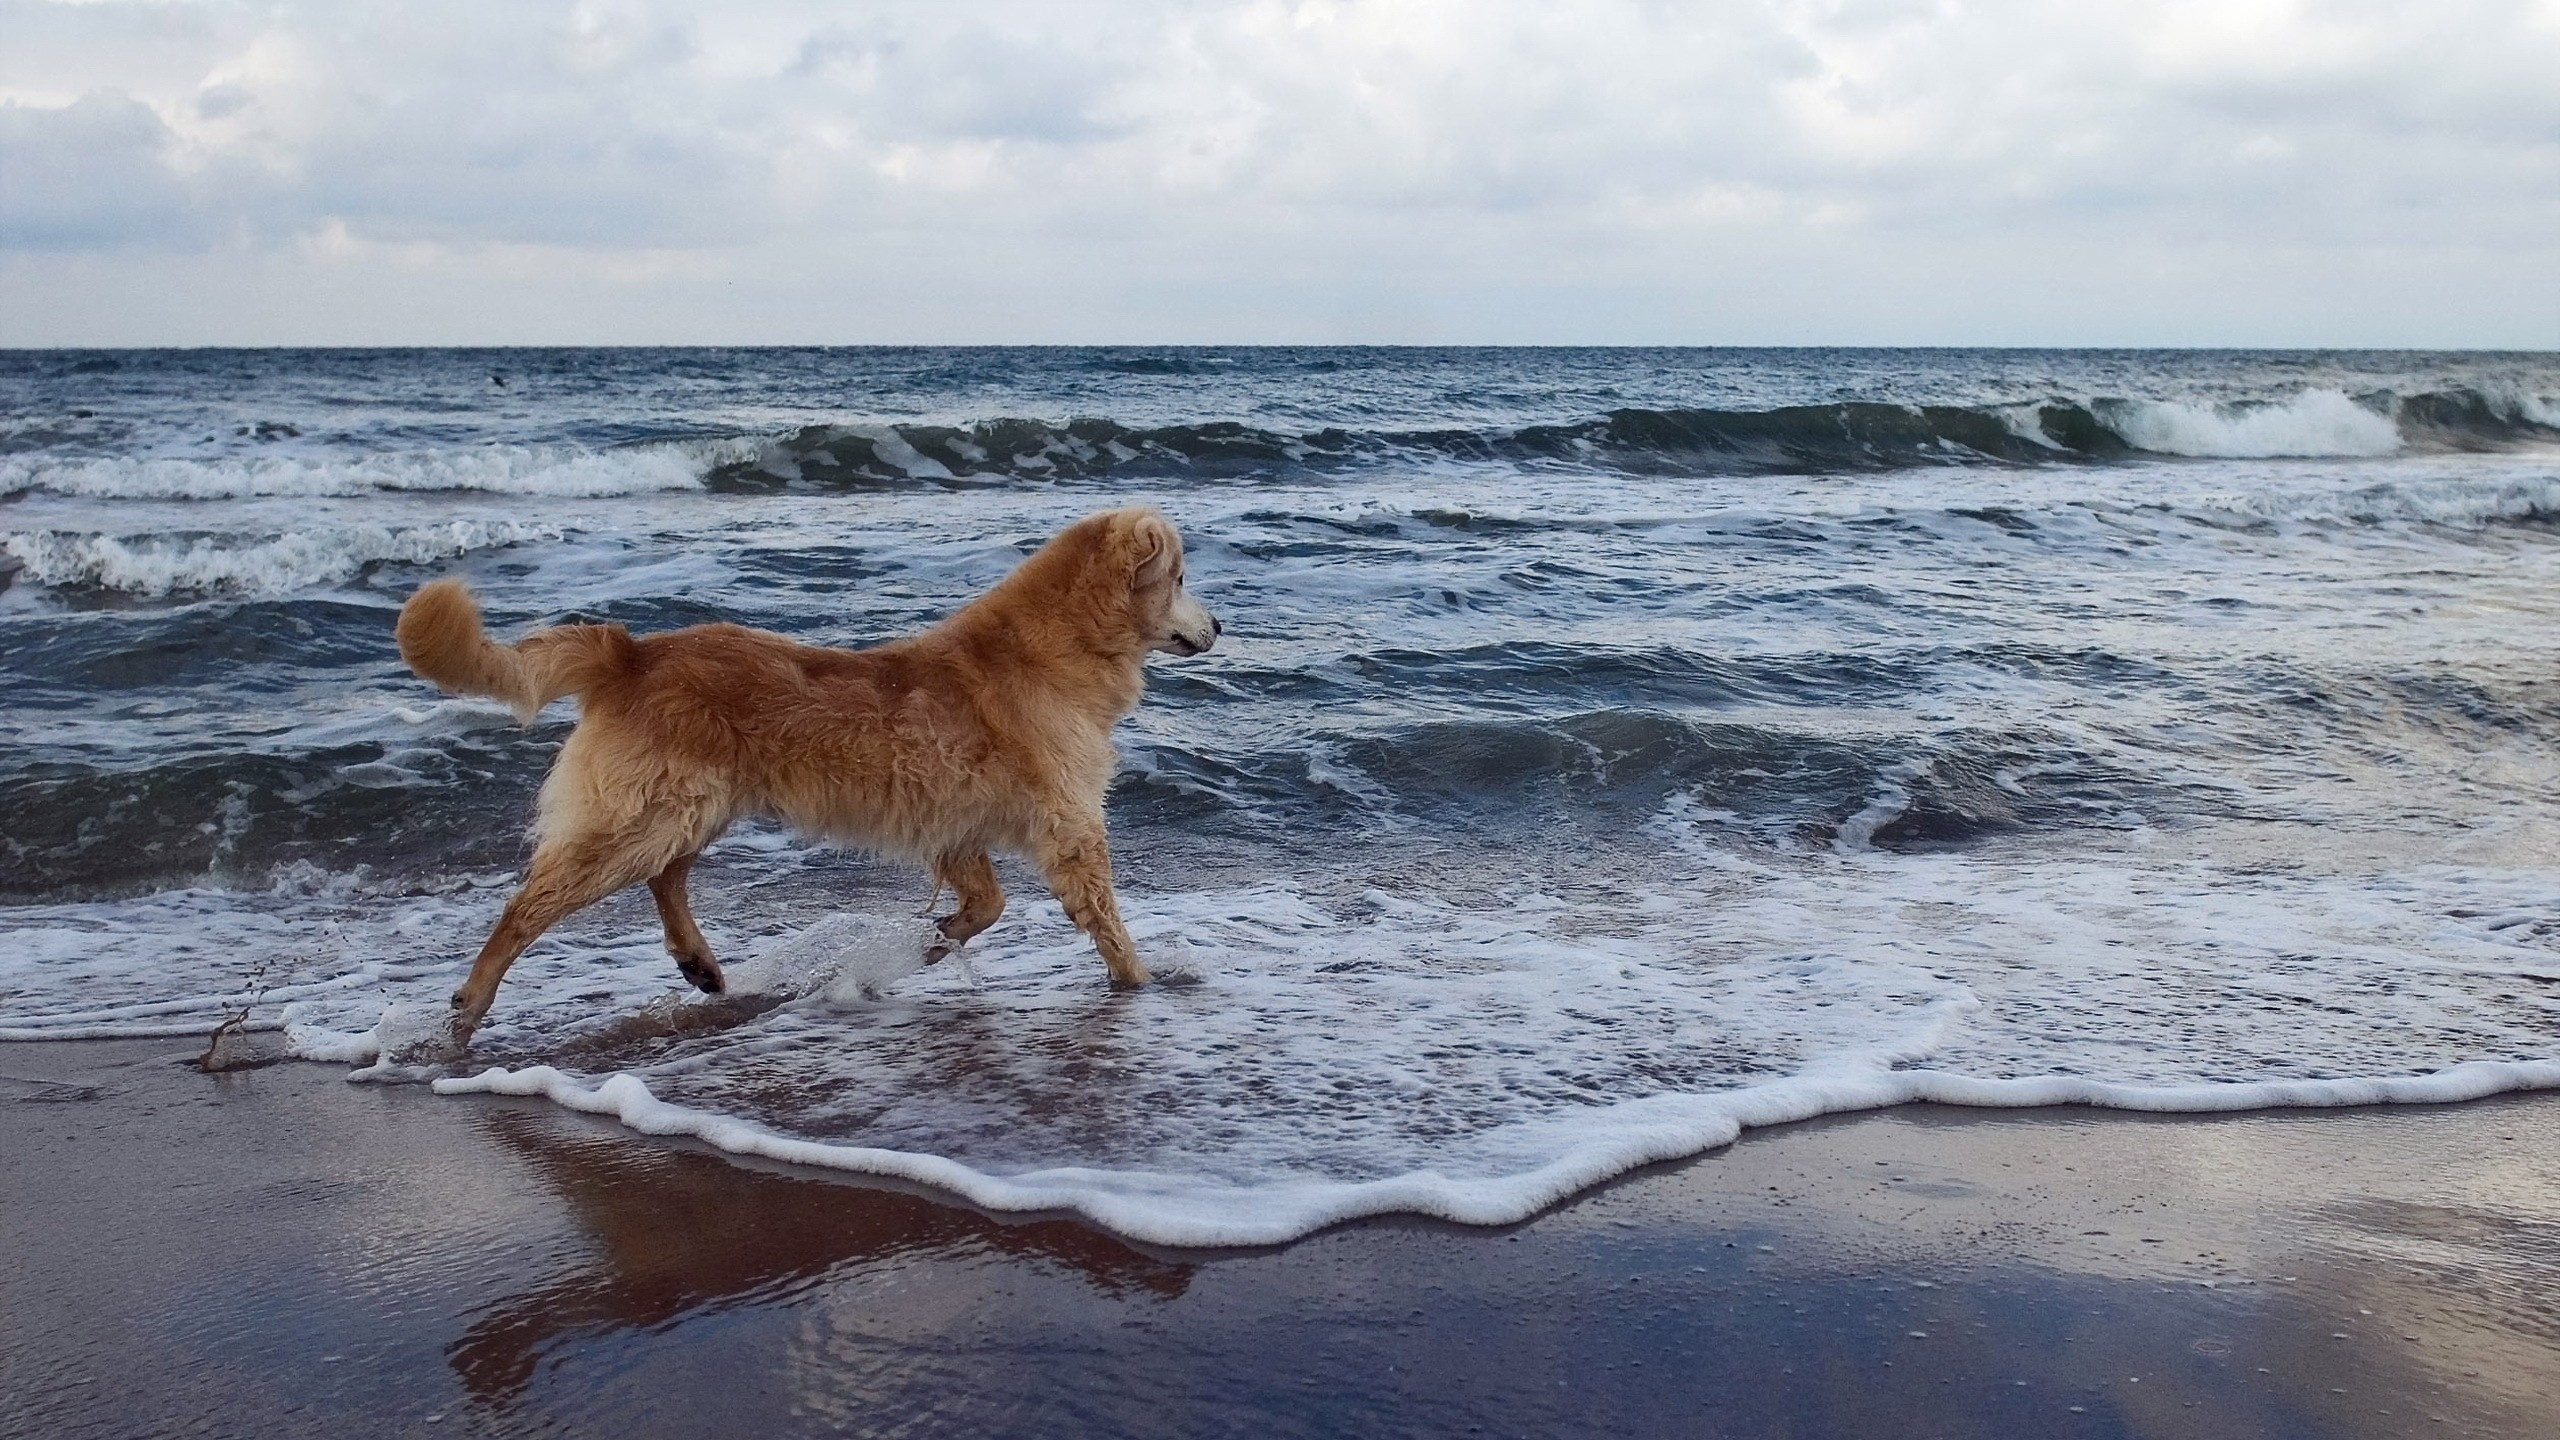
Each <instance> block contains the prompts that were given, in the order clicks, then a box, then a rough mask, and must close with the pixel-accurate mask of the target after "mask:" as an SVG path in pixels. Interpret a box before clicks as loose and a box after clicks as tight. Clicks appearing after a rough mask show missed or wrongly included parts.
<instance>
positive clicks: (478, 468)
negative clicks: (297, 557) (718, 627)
mask: <svg viewBox="0 0 2560 1440" xmlns="http://www.w3.org/2000/svg"><path fill="white" fill-rule="evenodd" d="M731 448H732V447H730V446H729V445H728V444H727V443H726V442H720V441H674V442H660V443H654V444H646V445H630V446H622V447H617V448H611V449H602V450H597V449H588V448H584V447H579V446H572V445H482V446H472V447H468V448H459V447H458V448H454V449H445V450H418V451H408V452H392V453H381V454H368V453H353V454H349V453H339V454H316V453H296V454H289V455H263V454H260V455H232V456H219V457H181V456H158V457H124V456H118V457H95V456H90V457H80V458H62V457H59V456H49V455H46V454H43V453H41V452H39V453H30V454H19V455H11V456H7V457H0V497H7V496H13V495H21V494H25V493H27V492H30V491H42V492H45V493H49V494H54V495H68V496H77V497H81V498H85V499H98V500H238V499H248V498H252V497H257V496H309V497H315V498H316V497H323V496H340V495H366V494H374V493H379V492H385V491H477V492H482V493H487V494H497V495H537V496H548V497H555V498H561V499H583V498H592V497H596V496H606V495H639V494H647V493H649V492H652V491H660V490H689V489H695V488H698V487H699V486H700V485H701V484H702V477H703V475H704V473H705V472H706V471H707V470H709V469H711V468H712V467H714V466H716V465H718V464H720V463H721V462H722V461H723V460H724V459H726V458H728V456H729V452H730V449H731Z"/></svg>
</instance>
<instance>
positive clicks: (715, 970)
mask: <svg viewBox="0 0 2560 1440" xmlns="http://www.w3.org/2000/svg"><path fill="white" fill-rule="evenodd" d="M676 968H677V969H678V970H681V971H683V972H684V978H685V979H687V980H689V981H691V982H692V983H693V988H694V989H696V990H699V991H701V992H702V993H703V994H705V995H718V994H721V993H723V992H725V991H726V990H727V989H728V988H729V986H728V983H727V982H726V981H725V980H723V979H722V978H721V976H720V970H719V967H718V966H715V965H705V964H703V963H702V962H701V961H699V960H679V961H677V962H676Z"/></svg>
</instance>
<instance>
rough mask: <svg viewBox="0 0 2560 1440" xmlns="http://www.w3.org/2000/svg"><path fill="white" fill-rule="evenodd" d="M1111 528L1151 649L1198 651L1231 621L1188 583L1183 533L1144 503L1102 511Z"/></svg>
mask: <svg viewBox="0 0 2560 1440" xmlns="http://www.w3.org/2000/svg"><path fill="white" fill-rule="evenodd" d="M1098 518H1100V519H1102V520H1103V521H1104V522H1105V523H1106V524H1107V525H1108V526H1109V527H1110V528H1109V536H1110V539H1109V546H1110V553H1111V554H1112V556H1113V557H1114V559H1115V561H1116V562H1117V564H1118V565H1120V566H1125V567H1126V569H1127V571H1128V575H1129V612H1130V618H1131V619H1132V620H1133V621H1135V622H1136V624H1137V627H1138V635H1139V638H1140V639H1142V640H1144V641H1145V642H1146V646H1147V648H1148V649H1150V650H1162V651H1165V652H1167V653H1169V654H1174V655H1197V654H1199V653H1200V652H1201V651H1203V650H1206V649H1208V648H1209V647H1210V646H1212V645H1215V644H1216V643H1218V636H1219V635H1221V634H1223V633H1225V630H1226V627H1225V626H1223V625H1220V624H1219V623H1218V619H1217V617H1216V616H1214V615H1211V614H1210V613H1209V611H1208V608H1207V607H1206V606H1203V605H1202V604H1201V603H1200V602H1199V601H1198V600H1195V599H1193V598H1192V596H1191V592H1190V591H1189V590H1186V589H1184V588H1183V568H1182V535H1181V533H1180V532H1179V531H1177V530H1175V529H1174V528H1173V522H1172V521H1170V520H1167V519H1165V518H1164V516H1162V515H1160V514H1158V513H1157V512H1156V511H1155V510H1154V509H1152V508H1150V507H1148V506H1144V505H1136V506H1131V507H1130V508H1128V509H1126V510H1114V511H1111V512H1110V513H1109V514H1107V515H1104V516H1101V517H1098Z"/></svg>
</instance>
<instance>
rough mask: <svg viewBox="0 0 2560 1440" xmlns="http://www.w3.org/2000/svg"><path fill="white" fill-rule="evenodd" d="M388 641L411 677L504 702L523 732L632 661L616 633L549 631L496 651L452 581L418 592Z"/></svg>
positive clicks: (467, 595)
mask: <svg viewBox="0 0 2560 1440" xmlns="http://www.w3.org/2000/svg"><path fill="white" fill-rule="evenodd" d="M392 633H393V634H394V635H395V636H397V637H398V639H399V641H400V658H401V659H403V660H406V661H408V662H409V668H410V669H412V670H415V671H417V672H418V674H420V675H421V676H423V677H425V678H426V679H429V680H433V681H434V682H436V684H438V685H439V686H442V687H443V688H444V689H446V690H452V691H458V692H460V693H462V694H465V695H486V696H488V697H489V698H491V699H493V700H503V701H505V702H506V704H507V707H508V708H509V709H512V710H514V711H515V712H516V718H517V719H518V720H521V721H524V722H525V723H526V724H531V723H532V722H533V717H534V713H535V712H536V711H539V710H540V709H541V708H542V707H543V706H544V705H546V704H548V703H550V702H551V701H553V700H556V699H558V698H560V697H561V696H563V695H584V694H585V693H587V692H588V691H589V690H592V689H594V688H595V687H596V686H597V685H599V684H602V683H603V682H605V681H606V680H609V679H611V678H613V677H614V676H616V675H619V674H621V673H623V672H624V671H626V670H629V669H630V668H631V666H632V664H633V663H634V662H635V661H637V660H638V658H639V649H638V647H637V646H635V645H634V644H632V641H631V632H630V631H628V630H625V629H623V628H622V627H621V626H619V625H554V626H552V627H550V628H549V629H545V630H536V631H534V632H533V633H532V634H530V635H527V636H526V637H524V638H523V639H521V640H519V641H517V642H516V643H514V644H513V645H501V644H499V643H497V642H496V641H494V640H491V639H490V638H489V635H488V632H487V631H484V630H482V629H481V628H480V607H479V606H478V605H475V604H473V603H472V601H471V592H470V591H469V590H466V589H464V588H463V584H462V582H461V581H459V580H454V579H444V580H435V581H430V582H428V583H427V584H426V585H423V586H421V587H419V590H418V593H417V594H415V595H412V596H410V597H409V603H408V604H406V605H403V606H401V607H400V623H399V625H398V627H397V628H396V629H395V630H394V631H393V632H392Z"/></svg>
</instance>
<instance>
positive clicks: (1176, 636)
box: [1172, 615, 1227, 660]
mask: <svg viewBox="0 0 2560 1440" xmlns="http://www.w3.org/2000/svg"><path fill="white" fill-rule="evenodd" d="M1226 633H1227V627H1226V626H1225V625H1223V624H1220V623H1219V621H1218V617H1217V616H1215V615H1212V616H1210V617H1209V633H1208V634H1207V635H1185V634H1183V633H1182V632H1181V631H1179V630H1176V631H1175V632H1173V637H1172V648H1173V653H1174V654H1176V655H1179V656H1181V657H1183V658H1184V659H1186V660H1187V659H1190V658H1191V657H1192V656H1194V655H1198V654H1202V653H1204V652H1206V651H1207V650H1208V648H1209V647H1210V646H1212V645H1215V644H1217V643H1218V637H1219V636H1221V635H1224V634H1226Z"/></svg>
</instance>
